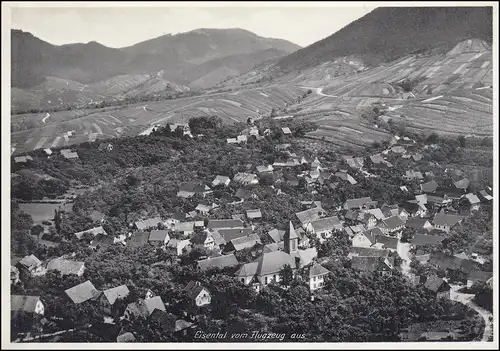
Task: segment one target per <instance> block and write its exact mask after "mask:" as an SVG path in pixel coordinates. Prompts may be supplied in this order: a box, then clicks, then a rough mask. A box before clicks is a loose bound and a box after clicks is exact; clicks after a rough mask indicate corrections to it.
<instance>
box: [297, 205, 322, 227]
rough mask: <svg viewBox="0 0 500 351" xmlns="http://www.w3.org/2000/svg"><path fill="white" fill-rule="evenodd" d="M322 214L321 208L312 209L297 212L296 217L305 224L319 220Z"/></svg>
mask: <svg viewBox="0 0 500 351" xmlns="http://www.w3.org/2000/svg"><path fill="white" fill-rule="evenodd" d="M321 212H323V210H322V209H321V208H311V209H309V210H305V211H301V212H297V213H295V215H296V216H297V218H298V219H299V221H300V222H301V223H302V224H304V223H307V222H310V221H314V220H317V219H319V217H320V213H321Z"/></svg>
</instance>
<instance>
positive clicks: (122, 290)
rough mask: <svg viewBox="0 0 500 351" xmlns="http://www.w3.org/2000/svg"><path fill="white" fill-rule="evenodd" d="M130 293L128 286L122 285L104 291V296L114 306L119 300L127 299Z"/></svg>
mask: <svg viewBox="0 0 500 351" xmlns="http://www.w3.org/2000/svg"><path fill="white" fill-rule="evenodd" d="M129 293H130V291H129V290H128V287H127V286H126V285H120V286H117V287H114V288H111V289H108V290H104V291H103V294H104V296H106V299H108V302H109V303H110V304H111V305H113V304H114V303H115V301H116V300H117V299H123V298H125V297H126V296H128V294H129Z"/></svg>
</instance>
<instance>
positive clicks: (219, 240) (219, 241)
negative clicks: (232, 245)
mask: <svg viewBox="0 0 500 351" xmlns="http://www.w3.org/2000/svg"><path fill="white" fill-rule="evenodd" d="M212 237H213V238H214V241H215V245H217V246H220V245H225V244H226V239H224V237H223V236H222V235H221V234H220V233H219V232H218V231H217V230H214V231H213V232H212Z"/></svg>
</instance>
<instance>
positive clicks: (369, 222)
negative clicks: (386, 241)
mask: <svg viewBox="0 0 500 351" xmlns="http://www.w3.org/2000/svg"><path fill="white" fill-rule="evenodd" d="M359 217H360V218H361V222H363V223H364V225H365V226H366V228H367V229H371V228H374V227H375V226H376V225H377V218H376V217H375V215H373V214H371V213H369V212H361V213H360V214H359ZM358 219H359V218H358Z"/></svg>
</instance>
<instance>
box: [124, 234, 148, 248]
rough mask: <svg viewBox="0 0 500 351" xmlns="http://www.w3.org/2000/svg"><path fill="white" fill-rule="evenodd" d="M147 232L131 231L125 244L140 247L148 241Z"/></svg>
mask: <svg viewBox="0 0 500 351" xmlns="http://www.w3.org/2000/svg"><path fill="white" fill-rule="evenodd" d="M148 241H149V232H135V233H132V235H131V236H130V238H129V239H128V242H127V246H129V247H141V246H144V245H146V244H147V243H148Z"/></svg>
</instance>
